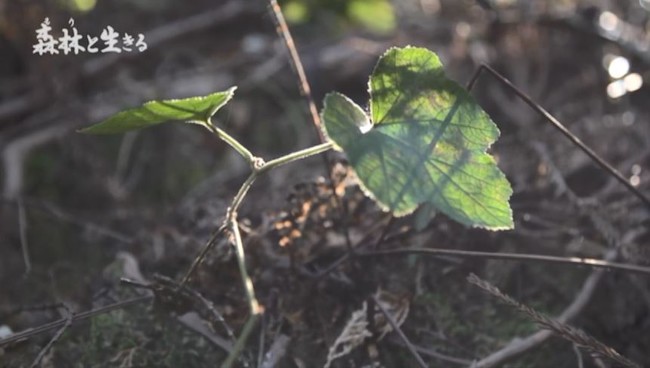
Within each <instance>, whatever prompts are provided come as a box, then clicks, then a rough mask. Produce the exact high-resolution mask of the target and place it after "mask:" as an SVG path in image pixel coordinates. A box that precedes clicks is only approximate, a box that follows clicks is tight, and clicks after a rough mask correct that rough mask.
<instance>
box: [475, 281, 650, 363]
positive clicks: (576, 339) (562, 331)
mask: <svg viewBox="0 0 650 368" xmlns="http://www.w3.org/2000/svg"><path fill="white" fill-rule="evenodd" d="M467 281H468V282H469V283H471V284H474V285H476V286H478V287H479V288H481V289H483V290H485V291H486V292H488V293H489V294H491V295H493V296H495V297H497V298H499V299H500V300H501V301H503V302H504V303H506V304H508V305H510V306H512V307H514V308H517V309H518V310H519V311H520V312H522V313H524V314H526V315H527V316H528V317H530V318H531V319H532V320H534V321H535V322H537V323H538V324H539V325H540V326H542V327H543V328H546V329H548V330H550V331H552V332H553V333H555V334H556V335H558V336H560V337H562V338H563V339H566V340H568V341H571V342H572V343H574V344H575V345H576V346H578V347H581V348H583V349H585V350H587V351H588V352H589V353H590V354H592V355H593V356H596V357H601V358H607V359H610V360H612V361H614V362H616V363H617V364H619V365H621V366H622V367H628V368H641V366H640V365H638V364H636V363H635V362H633V361H631V360H629V359H627V358H626V357H624V356H622V355H621V354H619V353H618V352H617V351H616V350H614V349H613V348H611V347H609V346H607V345H605V344H603V343H602V342H600V341H598V340H596V339H595V338H593V337H592V336H590V335H588V334H586V333H585V332H584V331H581V330H579V329H577V328H575V327H572V326H569V325H567V324H564V323H561V322H559V321H557V320H554V319H552V318H549V317H548V316H546V315H544V314H542V313H540V312H538V311H536V310H535V309H533V308H531V307H529V306H527V305H524V304H522V303H519V302H518V301H516V300H514V299H513V298H512V297H510V296H508V295H506V294H504V293H503V292H502V291H501V290H499V289H498V288H497V287H496V286H494V285H492V284H490V283H489V282H487V281H485V280H482V279H480V278H479V277H478V276H476V275H474V274H470V275H469V276H468V277H467Z"/></svg>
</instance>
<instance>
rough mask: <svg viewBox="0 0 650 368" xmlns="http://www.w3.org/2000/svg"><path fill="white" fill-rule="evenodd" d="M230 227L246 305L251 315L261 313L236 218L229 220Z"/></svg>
mask: <svg viewBox="0 0 650 368" xmlns="http://www.w3.org/2000/svg"><path fill="white" fill-rule="evenodd" d="M230 224H231V228H230V230H231V231H232V234H233V237H234V240H235V249H236V250H237V252H236V253H237V264H238V265H239V272H240V274H241V278H242V281H243V282H244V289H245V290H246V298H247V299H248V306H249V308H250V310H251V315H258V314H261V312H262V311H261V308H260V304H259V302H258V301H257V299H256V298H255V289H254V288H253V281H251V278H250V276H249V275H248V271H247V269H246V258H245V253H244V245H243V243H242V240H241V234H240V233H239V224H238V223H237V220H235V219H233V220H232V221H231V222H230Z"/></svg>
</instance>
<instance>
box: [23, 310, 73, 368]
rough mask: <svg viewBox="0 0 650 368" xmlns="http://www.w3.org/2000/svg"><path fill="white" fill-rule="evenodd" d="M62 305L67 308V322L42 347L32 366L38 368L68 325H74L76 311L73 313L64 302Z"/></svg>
mask: <svg viewBox="0 0 650 368" xmlns="http://www.w3.org/2000/svg"><path fill="white" fill-rule="evenodd" d="M62 306H63V308H64V309H65V312H66V318H65V322H64V323H63V326H61V328H60V329H59V330H58V331H57V332H56V334H54V336H52V338H51V339H50V341H49V342H48V343H47V344H46V345H45V346H44V347H43V349H41V351H40V352H39V353H38V355H37V356H36V359H34V361H33V362H32V364H31V365H30V366H29V367H30V368H36V367H38V366H39V365H40V364H41V361H42V360H43V358H44V357H45V354H47V352H48V351H50V349H51V348H52V346H53V345H54V344H55V343H56V342H57V341H59V339H60V338H61V336H63V333H64V332H65V330H67V329H68V327H70V325H72V317H73V316H74V313H72V310H70V308H68V306H66V305H65V304H62Z"/></svg>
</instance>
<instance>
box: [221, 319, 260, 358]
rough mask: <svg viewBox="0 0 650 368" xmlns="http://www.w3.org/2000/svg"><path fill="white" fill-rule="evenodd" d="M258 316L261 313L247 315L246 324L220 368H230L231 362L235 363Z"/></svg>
mask: <svg viewBox="0 0 650 368" xmlns="http://www.w3.org/2000/svg"><path fill="white" fill-rule="evenodd" d="M260 316H261V314H253V315H251V316H250V317H248V321H246V324H245V325H244V328H243V329H242V331H241V334H240V335H239V338H238V339H237V342H236V343H235V346H233V348H232V352H231V353H230V354H229V355H228V358H226V360H225V361H224V362H223V364H221V368H231V367H232V366H233V364H235V361H237V358H239V356H240V355H241V353H242V351H243V350H244V347H245V346H246V340H248V337H249V336H250V334H251V332H253V328H254V327H255V325H256V324H257V320H258V319H259V318H260Z"/></svg>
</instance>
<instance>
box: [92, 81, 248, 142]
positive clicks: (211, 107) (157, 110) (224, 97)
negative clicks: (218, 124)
mask: <svg viewBox="0 0 650 368" xmlns="http://www.w3.org/2000/svg"><path fill="white" fill-rule="evenodd" d="M236 88H237V87H232V88H230V89H228V90H226V91H223V92H216V93H213V94H210V95H207V96H199V97H189V98H184V99H179V100H156V101H149V102H146V103H144V104H143V105H142V106H140V107H136V108H133V109H128V110H124V111H122V112H118V113H117V114H115V115H112V116H110V117H109V118H107V119H105V120H103V121H101V122H99V123H97V124H95V125H92V126H90V127H88V128H84V129H81V130H80V132H81V133H90V134H115V133H124V132H128V131H131V130H136V129H142V128H148V127H150V126H153V125H157V124H160V123H164V122H166V121H170V120H183V121H187V122H190V123H196V124H201V125H205V124H208V123H207V122H208V121H209V119H210V117H212V115H214V113H216V112H217V110H219V109H220V108H221V107H222V106H224V105H225V104H226V103H227V102H228V101H230V99H231V98H232V96H233V93H234V92H235V89H236Z"/></svg>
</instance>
